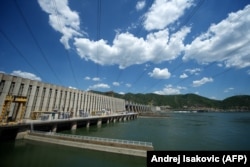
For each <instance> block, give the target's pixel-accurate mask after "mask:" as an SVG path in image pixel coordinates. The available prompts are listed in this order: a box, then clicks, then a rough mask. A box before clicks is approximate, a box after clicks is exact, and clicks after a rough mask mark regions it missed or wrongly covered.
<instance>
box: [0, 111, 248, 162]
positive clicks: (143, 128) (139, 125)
mask: <svg viewBox="0 0 250 167" xmlns="http://www.w3.org/2000/svg"><path fill="white" fill-rule="evenodd" d="M249 130H250V113H249V112H248V113H169V114H168V117H162V118H152V117H151V118H138V119H135V120H131V121H127V122H116V123H110V124H103V125H102V127H97V126H91V127H90V128H88V129H87V128H79V129H77V130H75V131H63V132H61V133H72V134H77V135H87V136H98V137H106V138H116V139H128V140H139V141H148V142H152V143H153V146H154V149H155V150H250V142H249V139H250V133H249ZM0 157H1V158H0V159H1V161H0V166H3V167H8V166H11V167H12V166H13V167H14V166H18V167H29V166H32V167H44V166H46V167H48V166H53V167H66V166H67V167H68V166H71V167H83V166H92V167H95V166H102V167H108V166H109V167H110V166H114V167H116V166H119V167H143V166H146V159H145V158H139V157H132V156H126V155H119V154H113V153H106V152H99V151H91V150H85V149H78V148H71V147H64V146H59V145H52V144H46V143H38V142H33V141H32V142H31V141H24V140H18V141H8V142H1V143H0Z"/></svg>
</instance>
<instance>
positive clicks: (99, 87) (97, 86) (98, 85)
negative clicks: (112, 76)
mask: <svg viewBox="0 0 250 167" xmlns="http://www.w3.org/2000/svg"><path fill="white" fill-rule="evenodd" d="M109 88H110V86H109V85H108V84H104V83H99V84H95V85H92V86H90V87H89V88H88V89H90V90H91V89H109Z"/></svg>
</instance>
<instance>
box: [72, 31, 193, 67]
mask: <svg viewBox="0 0 250 167" xmlns="http://www.w3.org/2000/svg"><path fill="white" fill-rule="evenodd" d="M189 32H190V28H188V27H184V28H183V29H181V30H180V31H178V32H176V33H174V34H172V35H170V34H169V31H168V30H167V29H165V30H161V31H157V32H153V33H149V34H148V35H147V36H146V37H145V39H144V38H138V37H136V36H134V35H133V34H131V33H128V32H126V33H121V34H119V33H118V34H116V36H115V38H114V40H113V43H112V45H109V44H108V42H107V41H105V40H103V39H101V40H99V41H92V40H90V39H87V38H78V37H76V38H74V40H75V42H74V45H75V47H76V50H77V53H78V55H79V56H80V57H81V58H83V59H85V60H92V61H93V62H95V63H98V64H100V65H115V64H117V65H119V68H121V69H124V68H126V67H128V66H131V65H135V64H143V63H146V62H154V63H160V62H163V61H168V60H174V59H175V58H177V57H178V56H179V55H180V54H181V52H182V51H183V50H184V48H185V47H184V44H183V40H184V38H185V36H186V35H187V34H188V33H189ZM131 44H133V45H131ZM97 49H98V51H99V52H98V54H97V52H96V50H97Z"/></svg>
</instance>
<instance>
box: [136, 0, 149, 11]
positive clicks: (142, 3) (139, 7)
mask: <svg viewBox="0 0 250 167" xmlns="http://www.w3.org/2000/svg"><path fill="white" fill-rule="evenodd" d="M145 5H146V2H145V1H138V2H137V3H136V6H135V8H136V10H142V9H143V8H144V7H145Z"/></svg>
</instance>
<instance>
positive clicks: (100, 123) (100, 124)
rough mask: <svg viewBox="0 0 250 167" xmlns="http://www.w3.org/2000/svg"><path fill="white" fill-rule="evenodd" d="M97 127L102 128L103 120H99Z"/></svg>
mask: <svg viewBox="0 0 250 167" xmlns="http://www.w3.org/2000/svg"><path fill="white" fill-rule="evenodd" d="M97 126H98V127H99V126H102V119H98V121H97Z"/></svg>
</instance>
